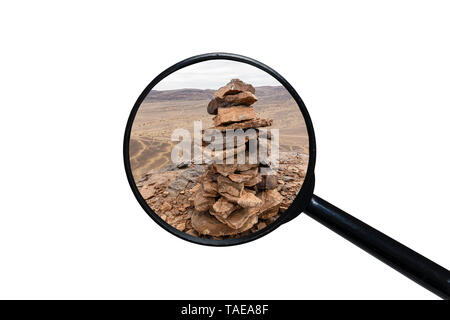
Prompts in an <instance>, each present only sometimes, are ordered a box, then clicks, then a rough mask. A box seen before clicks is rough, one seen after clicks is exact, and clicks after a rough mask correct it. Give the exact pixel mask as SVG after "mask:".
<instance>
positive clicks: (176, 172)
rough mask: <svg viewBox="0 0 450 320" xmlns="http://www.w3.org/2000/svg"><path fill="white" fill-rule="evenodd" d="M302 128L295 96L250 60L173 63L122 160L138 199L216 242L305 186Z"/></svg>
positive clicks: (266, 216)
mask: <svg viewBox="0 0 450 320" xmlns="http://www.w3.org/2000/svg"><path fill="white" fill-rule="evenodd" d="M308 141H309V140H308V133H307V129H306V125H305V121H304V118H303V116H302V113H301V111H300V108H299V106H298V105H297V103H296V100H295V99H294V98H293V97H292V96H291V94H290V93H289V91H288V90H287V89H286V88H285V87H283V86H282V85H281V84H280V83H279V82H278V81H277V80H276V79H275V78H274V77H272V76H271V75H270V74H268V73H266V72H265V71H263V70H261V69H259V68H257V67H254V66H252V65H249V64H246V63H242V62H237V61H231V60H212V61H204V62H199V63H195V64H193V65H190V66H188V67H185V68H182V69H179V70H177V71H175V72H174V73H172V74H170V75H168V76H167V77H166V78H164V79H162V80H161V81H160V82H159V83H157V85H156V86H155V87H153V88H152V90H151V91H150V92H149V93H148V95H147V96H146V97H145V99H144V100H143V101H142V103H141V104H140V106H139V108H138V110H137V113H136V115H135V117H134V121H133V125H132V129H131V134H130V141H129V160H130V166H131V171H132V175H133V179H134V181H135V183H136V187H137V190H138V191H139V193H140V196H141V197H142V199H143V200H144V201H145V203H146V205H147V206H148V208H149V209H150V210H147V212H150V214H152V215H153V214H154V215H155V217H154V218H156V219H160V220H161V221H163V222H164V224H165V225H166V227H167V228H168V230H172V229H171V228H175V229H176V230H178V231H179V232H183V233H185V234H187V235H189V236H193V237H198V238H203V239H214V240H224V239H230V238H239V237H244V236H248V235H251V234H254V233H257V232H260V231H261V230H263V229H265V228H268V227H269V226H271V225H272V224H273V223H274V222H275V221H277V219H279V218H280V217H282V216H283V214H284V213H285V212H286V210H288V208H289V207H290V206H291V205H292V203H293V202H294V200H295V199H296V197H297V195H298V193H299V191H300V190H301V187H302V185H303V182H304V179H305V176H306V170H307V167H308V160H309V147H308V146H309V145H308Z"/></svg>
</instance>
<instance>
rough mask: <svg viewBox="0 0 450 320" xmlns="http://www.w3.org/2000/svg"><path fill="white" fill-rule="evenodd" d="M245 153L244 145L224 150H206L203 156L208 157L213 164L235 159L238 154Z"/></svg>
mask: <svg viewBox="0 0 450 320" xmlns="http://www.w3.org/2000/svg"><path fill="white" fill-rule="evenodd" d="M242 152H245V144H242V145H240V146H238V147H236V148H226V147H225V148H224V149H222V150H214V151H211V150H208V149H206V150H205V152H204V155H205V156H206V157H210V158H211V159H212V161H213V162H215V163H217V162H225V163H226V162H227V159H229V158H233V157H236V156H237V155H238V154H240V153H242Z"/></svg>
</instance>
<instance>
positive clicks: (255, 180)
mask: <svg viewBox="0 0 450 320" xmlns="http://www.w3.org/2000/svg"><path fill="white" fill-rule="evenodd" d="M261 181H262V177H261V175H260V174H258V175H257V176H256V177H254V178H252V179H250V180H248V181H246V182H244V186H245V187H254V186H256V185H257V184H258V183H260V182H261Z"/></svg>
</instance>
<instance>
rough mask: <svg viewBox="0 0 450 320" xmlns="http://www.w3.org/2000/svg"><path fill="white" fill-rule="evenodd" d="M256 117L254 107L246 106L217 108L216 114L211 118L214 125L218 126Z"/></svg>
mask: <svg viewBox="0 0 450 320" xmlns="http://www.w3.org/2000/svg"><path fill="white" fill-rule="evenodd" d="M255 117H256V114H255V109H254V108H253V107H248V106H235V107H229V108H219V110H218V112H217V116H215V117H214V118H213V120H214V125H215V126H216V127H217V126H220V125H224V124H228V123H232V122H240V121H246V120H252V119H254V118H255Z"/></svg>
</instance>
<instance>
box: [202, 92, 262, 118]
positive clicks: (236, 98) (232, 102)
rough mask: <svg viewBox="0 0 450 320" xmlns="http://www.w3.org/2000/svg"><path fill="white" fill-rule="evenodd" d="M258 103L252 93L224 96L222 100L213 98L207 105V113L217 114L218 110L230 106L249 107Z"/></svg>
mask: <svg viewBox="0 0 450 320" xmlns="http://www.w3.org/2000/svg"><path fill="white" fill-rule="evenodd" d="M256 101H258V99H257V98H256V97H255V95H254V94H253V93H251V92H250V91H244V92H240V93H237V94H232V95H226V96H224V97H223V98H219V97H217V98H214V99H212V100H211V101H210V102H209V104H208V109H207V110H208V113H209V114H217V110H218V109H219V108H226V107H230V106H237V105H244V106H250V105H252V104H253V103H255V102H256Z"/></svg>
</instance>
